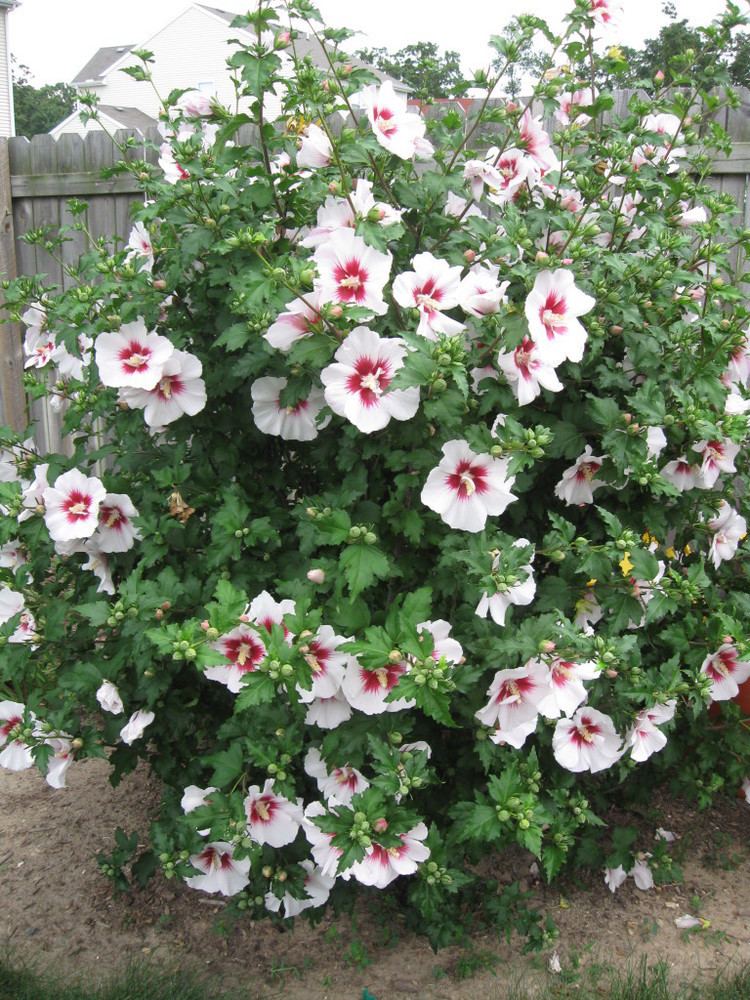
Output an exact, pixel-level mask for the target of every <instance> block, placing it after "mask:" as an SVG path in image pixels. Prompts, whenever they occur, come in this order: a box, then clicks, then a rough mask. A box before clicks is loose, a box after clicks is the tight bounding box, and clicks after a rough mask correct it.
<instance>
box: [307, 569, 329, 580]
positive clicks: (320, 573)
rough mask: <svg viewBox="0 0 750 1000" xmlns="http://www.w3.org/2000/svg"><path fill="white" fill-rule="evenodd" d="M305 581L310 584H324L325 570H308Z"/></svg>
mask: <svg viewBox="0 0 750 1000" xmlns="http://www.w3.org/2000/svg"><path fill="white" fill-rule="evenodd" d="M307 579H308V580H309V581H310V583H325V579H326V574H325V570H322V569H309V570H308V571H307Z"/></svg>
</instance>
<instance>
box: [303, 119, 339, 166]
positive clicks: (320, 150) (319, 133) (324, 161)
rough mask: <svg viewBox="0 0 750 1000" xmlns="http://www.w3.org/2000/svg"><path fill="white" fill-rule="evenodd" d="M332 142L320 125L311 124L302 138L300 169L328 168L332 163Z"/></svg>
mask: <svg viewBox="0 0 750 1000" xmlns="http://www.w3.org/2000/svg"><path fill="white" fill-rule="evenodd" d="M332 153H333V150H332V148H331V140H330V139H329V138H328V136H327V135H326V134H325V132H324V131H323V129H322V128H321V127H320V126H319V125H315V124H310V125H308V126H307V128H306V129H305V131H304V132H303V133H302V135H301V136H300V140H299V150H298V152H297V166H298V167H312V168H317V167H327V166H328V164H329V163H330V162H331V154H332Z"/></svg>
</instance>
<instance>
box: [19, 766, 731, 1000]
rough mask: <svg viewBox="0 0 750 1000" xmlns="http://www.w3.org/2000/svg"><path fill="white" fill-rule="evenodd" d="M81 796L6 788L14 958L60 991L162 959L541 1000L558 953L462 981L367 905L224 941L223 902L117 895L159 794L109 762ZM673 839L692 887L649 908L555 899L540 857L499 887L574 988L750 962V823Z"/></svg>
mask: <svg viewBox="0 0 750 1000" xmlns="http://www.w3.org/2000/svg"><path fill="white" fill-rule="evenodd" d="M68 783H69V788H68V789H67V790H62V791H54V790H52V789H50V788H49V787H48V786H47V785H46V784H45V782H44V780H43V779H42V777H41V776H40V775H39V774H38V773H37V772H36V771H35V770H34V771H27V772H24V773H22V774H11V773H8V772H5V771H1V772H0V803H2V806H1V807H0V947H3V946H5V945H10V947H11V948H12V949H13V950H14V951H15V953H16V954H17V955H19V954H20V955H26V956H29V957H30V958H31V959H33V960H34V961H35V962H36V963H37V964H38V965H40V966H41V967H42V968H46V969H48V970H56V971H59V975H60V976H61V977H65V976H68V975H75V974H79V973H86V974H89V975H91V976H92V977H94V978H96V977H105V976H106V975H107V974H108V973H109V972H111V971H112V970H113V969H115V968H117V967H118V966H120V965H122V964H124V963H126V962H129V961H133V960H135V961H138V960H140V959H146V958H148V959H150V960H155V961H161V960H164V961H170V962H172V963H180V962H184V963H186V964H190V965H192V966H193V967H194V968H198V969H202V970H204V971H205V972H206V973H207V974H208V975H209V976H212V975H213V976H215V977H216V981H218V982H221V983H224V984H225V985H230V984H231V985H233V986H235V987H241V988H243V990H246V995H247V997H248V1000H256V998H257V1000H270V998H276V997H278V998H281V997H283V998H284V1000H303V998H304V1000H359V998H360V997H361V995H362V990H363V988H365V987H366V988H367V989H369V991H370V992H371V993H372V994H373V995H374V996H375V997H376V998H377V1000H392V998H393V1000H398V998H402V997H419V998H425V1000H429V998H446V1000H464V998H465V1000H490V998H492V1000H501V998H503V997H506V996H507V995H508V989H509V987H508V984H509V983H511V982H514V981H518V980H523V981H524V982H528V983H535V984H537V985H538V986H539V987H540V988H541V989H542V995H543V992H544V984H545V982H548V981H549V976H550V973H548V972H547V968H546V965H547V960H548V958H549V955H550V952H547V953H544V954H541V955H537V956H531V957H529V956H523V955H522V954H521V946H520V943H518V942H515V941H514V942H512V943H511V944H508V943H507V942H505V941H498V939H497V937H496V936H489V935H488V936H486V937H482V938H478V939H476V940H475V942H474V952H475V954H476V955H479V956H481V957H482V959H483V961H481V962H479V963H478V964H479V965H480V966H481V965H482V964H484V965H485V966H487V967H484V968H481V967H480V968H479V970H478V971H477V972H476V973H475V974H473V975H472V976H471V978H462V972H465V969H463V968H462V962H461V959H462V955H465V952H462V951H460V950H459V949H446V950H444V951H441V952H439V953H438V954H437V955H436V954H434V953H433V952H432V951H431V949H430V947H429V945H428V944H427V942H426V941H425V940H424V939H421V938H417V937H415V936H414V935H413V934H411V933H410V932H408V931H406V930H404V929H403V928H401V927H399V925H398V921H397V920H394V918H393V917H392V916H389V917H387V918H384V917H383V915H382V912H380V913H378V912H376V908H373V907H372V906H371V905H369V906H368V899H367V898H366V899H365V900H364V902H363V904H362V907H361V912H360V913H359V914H358V916H357V919H356V920H355V921H352V920H351V919H349V918H339V919H338V920H336V919H335V918H333V917H330V918H329V917H326V918H325V919H324V920H323V921H322V923H321V924H320V925H319V926H317V927H315V928H311V927H309V926H308V925H307V924H304V923H302V922H300V923H299V927H298V928H297V929H295V930H294V931H293V932H280V931H279V930H277V929H276V928H274V927H272V926H270V925H269V924H268V923H266V922H263V923H252V922H251V921H249V920H247V921H245V922H243V923H240V924H239V925H237V926H235V927H233V928H227V927H226V926H222V909H223V905H222V903H221V900H214V899H213V897H208V896H206V895H204V894H201V893H197V892H195V891H194V890H190V889H188V888H187V887H186V886H183V885H182V884H177V883H175V882H168V881H166V880H165V879H163V878H161V877H160V876H157V877H156V878H155V879H153V880H152V882H151V883H150V884H149V886H148V887H147V888H146V889H144V890H137V891H135V892H133V893H131V894H123V895H113V893H112V890H111V886H110V883H109V882H108V881H106V880H105V879H104V878H103V877H102V876H101V875H100V874H99V872H98V870H97V866H96V860H95V858H96V854H97V852H99V851H105V852H107V853H109V851H110V850H111V846H112V835H113V831H114V828H115V827H116V826H118V825H120V826H122V827H123V828H124V829H125V830H127V831H128V832H130V831H131V830H134V829H138V830H145V829H146V828H147V826H148V821H149V814H150V813H151V812H152V810H153V808H154V806H155V804H156V801H157V799H158V790H157V788H156V787H155V785H154V783H153V781H152V780H151V779H149V777H148V775H147V774H146V773H145V772H138V773H136V774H135V775H131V776H129V777H128V778H126V779H125V780H124V781H123V783H122V784H121V785H120V786H119V787H118V788H116V789H112V788H111V787H110V785H109V783H108V781H107V768H106V764H105V763H104V762H103V761H85V762H82V763H81V764H80V765H77V766H76V767H75V768H72V769H71V771H70V772H69V781H68ZM660 825H661V826H663V827H666V828H667V829H670V830H673V831H674V832H675V833H677V834H679V835H680V841H679V842H678V844H677V845H676V850H677V852H678V854H679V856H680V857H681V859H682V860H681V867H682V870H683V874H684V881H683V882H682V883H681V884H678V885H669V886H664V887H661V888H657V889H654V890H652V891H650V892H640V891H638V890H637V889H636V888H635V887H634V886H633V884H632V880H628V883H627V884H626V885H625V886H624V887H623V888H622V889H621V890H620V891H619V892H618V893H617V894H616V895H615V896H612V895H611V894H610V893H609V891H608V890H607V889H606V887H605V886H604V884H603V883H602V882H600V881H599V880H598V879H596V880H595V881H594V882H591V881H588V882H586V881H581V882H580V883H578V884H576V883H575V882H573V881H567V882H565V883H563V884H562V885H561V884H559V883H556V884H555V886H553V887H551V888H550V887H545V886H543V885H541V884H539V883H538V882H537V881H536V880H535V879H533V877H530V876H529V874H528V863H529V861H530V860H531V859H530V856H529V858H526V857H523V856H520V855H519V857H517V858H515V859H513V861H512V862H509V864H511V866H512V869H513V870H510V869H508V870H506V871H505V872H501V873H499V874H500V877H501V878H504V879H505V880H507V881H510V880H511V879H515V878H521V879H522V880H523V881H524V883H525V884H526V885H528V887H529V888H531V889H532V891H533V892H534V894H535V897H536V899H537V905H538V906H539V907H540V908H541V909H542V910H543V911H544V912H547V913H549V914H551V915H552V916H553V918H554V920H555V922H556V924H557V926H558V928H559V939H558V941H557V942H556V945H555V947H556V948H557V950H558V952H559V955H560V959H561V962H562V966H563V970H564V974H566V975H567V976H569V977H571V978H575V976H576V975H586V974H587V973H586V972H585V971H584V970H586V969H588V970H589V973H588V974H589V975H590V974H591V970H592V969H594V968H595V967H596V966H597V964H602V963H613V964H614V965H616V966H622V967H625V966H626V965H628V964H629V963H633V962H636V963H637V962H638V961H639V960H640V958H641V957H642V956H645V957H646V958H647V960H648V961H649V962H650V963H653V962H656V961H658V960H662V961H665V962H666V963H667V964H668V965H669V966H670V967H671V968H673V970H674V972H675V975H676V976H678V977H682V978H689V979H694V978H696V977H698V976H700V975H707V976H708V975H711V976H713V975H714V974H715V973H716V972H719V971H722V970H725V969H727V968H728V967H731V966H732V965H733V964H734V963H747V962H750V837H749V836H748V835H749V834H750V808H748V807H747V806H746V805H745V804H744V803H742V802H737V803H736V804H733V803H726V804H724V805H722V806H721V807H720V808H719V809H718V810H710V811H707V812H704V813H696V812H693V811H691V810H689V809H686V808H685V807H684V806H680V805H679V804H669V803H667V804H665V805H664V807H663V809H662V811H661V818H660ZM372 892H373V893H374V892H375V890H372ZM370 899H372V897H370ZM696 909H699V912H700V916H702V917H704V918H706V919H707V920H709V921H710V927H709V928H708V929H707V930H703V931H700V932H698V933H695V932H694V933H687V932H684V931H679V930H677V929H676V928H675V926H674V919H675V917H676V916H679V915H680V914H682V913H686V912H690V913H695V912H696ZM224 923H226V922H224Z"/></svg>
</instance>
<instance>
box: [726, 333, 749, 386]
mask: <svg viewBox="0 0 750 1000" xmlns="http://www.w3.org/2000/svg"><path fill="white" fill-rule="evenodd" d="M727 375H728V377H729V382H730V383H733V382H737V383H739V384H740V385H741V386H744V387H745V388H746V389H747V388H748V386H750V331H748V330H745V331H744V339H743V341H742V343H741V344H740V345H739V347H736V348H735V349H734V353H733V354H732V356H731V357H730V359H729V363H728V365H727Z"/></svg>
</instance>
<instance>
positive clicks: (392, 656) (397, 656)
mask: <svg viewBox="0 0 750 1000" xmlns="http://www.w3.org/2000/svg"><path fill="white" fill-rule="evenodd" d="M401 658H402V657H401V653H400V652H399V650H398V649H392V650H391V651H390V653H389V654H388V662H389V663H400V662H401Z"/></svg>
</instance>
